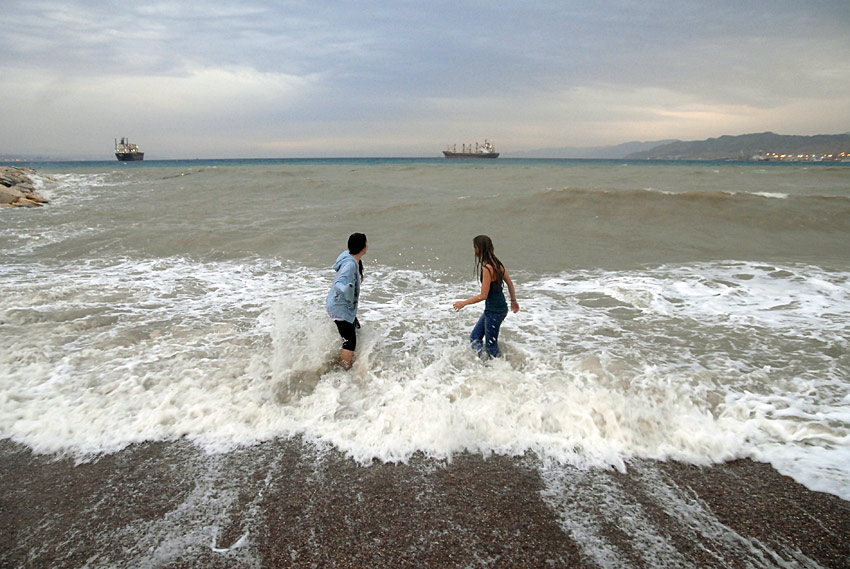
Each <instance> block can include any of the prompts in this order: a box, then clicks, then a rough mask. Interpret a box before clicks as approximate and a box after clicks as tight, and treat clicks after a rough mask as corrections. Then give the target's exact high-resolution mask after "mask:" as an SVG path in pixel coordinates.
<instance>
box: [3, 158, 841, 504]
mask: <svg viewBox="0 0 850 569" xmlns="http://www.w3.org/2000/svg"><path fill="white" fill-rule="evenodd" d="M30 166H32V167H34V168H36V170H37V172H38V182H39V185H40V186H41V191H42V193H43V194H44V195H45V196H46V197H47V198H48V199H49V200H50V204H49V205H47V206H45V207H42V208H36V209H14V210H13V209H5V210H0V249H2V251H3V256H4V258H3V262H2V263H0V342H2V345H3V349H2V350H0V437H2V438H7V439H11V440H14V441H16V442H18V443H22V444H24V445H26V446H28V447H30V448H31V449H33V451H35V452H37V453H58V454H61V455H68V456H73V457H77V458H78V459H80V460H87V459H89V458H92V457H96V456H99V455H102V454H104V453H114V452H117V451H119V450H121V449H123V448H125V447H127V446H128V445H131V444H133V443H136V442H141V441H170V440H177V439H188V440H190V441H192V442H193V443H194V444H196V445H198V446H200V447H202V448H203V449H205V450H207V451H209V452H210V453H224V452H229V451H232V450H234V449H236V448H239V447H244V446H248V445H252V444H256V443H258V442H261V441H266V440H270V439H273V438H278V437H284V438H286V437H294V436H300V437H303V438H305V439H306V440H309V441H315V442H316V443H318V444H327V445H331V446H333V447H336V448H338V449H339V450H341V451H343V452H345V453H347V454H348V455H350V456H351V457H353V458H354V459H356V460H357V461H361V462H363V463H368V462H371V461H372V460H374V459H379V460H381V461H406V460H407V459H409V458H410V457H411V456H413V455H414V453H418V452H419V453H423V454H424V455H426V456H432V457H437V458H446V459H449V458H450V457H451V456H452V455H453V454H456V453H459V452H462V451H471V452H474V453H483V454H485V455H486V454H492V453H496V454H508V455H521V454H524V453H527V452H532V453H536V454H537V455H539V456H541V457H543V458H544V459H546V460H548V461H555V462H558V463H567V464H575V465H578V466H582V467H584V466H602V467H608V468H617V469H624V468H626V463H627V461H628V460H629V459H630V458H650V459H662V460H663V459H674V460H679V461H684V462H688V463H693V464H712V463H721V462H725V461H729V460H732V459H736V458H751V459H754V460H757V461H763V462H768V463H770V464H772V465H773V466H774V467H775V468H776V469H777V470H779V471H780V472H781V473H783V474H787V475H789V476H792V477H793V478H795V479H796V480H797V481H799V482H801V483H803V484H805V485H806V486H807V487H809V488H811V489H813V490H819V491H825V492H830V493H833V494H835V495H838V496H840V497H842V498H843V499H845V500H850V332H848V322H850V167H848V166H846V165H826V164H811V165H801V164H763V163H760V164H740V163H722V162H700V163H654V162H624V161H568V160H564V161H560V160H511V159H507V160H503V159H499V160H498V161H493V162H491V161H487V163H481V162H475V161H471V162H467V161H444V160H438V159H344V160H343V159H341V160H256V161H246V160H233V161H226V160H222V161H166V162H158V161H147V162H143V163H118V162H91V163H40V164H32V165H30ZM355 231H358V232H363V233H366V235H367V236H368V238H369V245H370V247H369V252H368V254H367V256H366V257H365V258H364V265H365V278H364V281H363V289H362V290H363V296H362V298H361V306H360V313H359V320H360V322H361V323H362V329H361V330H360V340H359V344H358V352H357V360H356V364H355V366H354V369H353V370H352V371H351V372H344V371H341V370H339V369H338V368H336V367H334V366H333V359H334V357H335V355H336V354H337V353H338V349H339V338H338V335H337V333H336V329H335V327H334V326H333V325H332V323H331V322H330V321H329V319H328V318H327V316H326V314H325V311H324V298H325V295H326V292H327V290H328V287H329V286H330V283H331V280H332V278H333V271H332V269H331V265H332V263H333V261H334V260H335V259H336V257H337V255H338V254H339V253H340V252H341V251H342V250H343V249H344V248H345V243H346V239H347V237H348V235H349V234H350V233H352V232H355ZM479 233H484V234H488V235H490V236H491V237H492V239H493V241H494V244H495V247H496V254H497V255H498V256H499V257H500V258H501V260H502V261H503V262H504V264H505V265H506V267H507V269H508V271H509V272H510V274H511V276H512V278H513V280H514V282H515V284H516V286H517V292H518V297H519V303H520V306H521V311H520V312H519V313H518V314H515V315H514V314H511V315H509V317H508V318H507V319H506V321H505V323H504V324H503V326H502V336H501V346H502V350H503V352H504V354H505V357H504V358H502V359H499V360H494V361H489V362H485V361H481V360H478V359H477V358H476V357H474V354H473V352H472V351H471V350H470V349H469V347H468V340H467V336H468V333H469V331H470V329H471V328H472V326H473V324H474V323H475V320H476V319H477V317H478V315H479V311H480V308H479V307H477V306H471V307H468V308H466V309H464V310H463V311H461V312H459V313H455V312H454V311H453V310H452V309H451V306H452V303H453V302H454V301H455V300H457V299H461V298H468V297H469V296H472V295H473V294H474V293H475V292H477V286H478V285H477V283H476V279H475V277H474V275H473V261H474V258H473V248H472V238H473V237H474V236H475V235H477V234H479Z"/></svg>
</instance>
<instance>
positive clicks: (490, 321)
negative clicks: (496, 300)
mask: <svg viewBox="0 0 850 569" xmlns="http://www.w3.org/2000/svg"><path fill="white" fill-rule="evenodd" d="M507 315H508V313H507V312H504V313H499V312H489V311H487V310H485V311H484V314H482V315H481V318H479V319H478V324H476V325H475V328H473V329H472V334H470V335H469V341H470V342H471V343H472V349H473V350H475V351H476V352H477V353H478V355H479V356H480V355H481V352H482V350H483V349H484V347H485V346H486V348H487V353H489V354H490V356H491V357H494V358H498V357H499V343H498V342H499V327H500V326H501V325H502V321H503V320H504V319H505V317H506V316H507ZM482 341H483V344H482Z"/></svg>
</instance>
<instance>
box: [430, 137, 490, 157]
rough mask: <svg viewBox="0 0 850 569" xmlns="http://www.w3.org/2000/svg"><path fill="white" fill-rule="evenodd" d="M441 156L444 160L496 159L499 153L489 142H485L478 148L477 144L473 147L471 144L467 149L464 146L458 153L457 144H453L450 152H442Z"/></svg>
mask: <svg viewBox="0 0 850 569" xmlns="http://www.w3.org/2000/svg"><path fill="white" fill-rule="evenodd" d="M443 156H445V157H446V158H498V157H499V153H498V152H496V149H495V148H493V145H492V144H490V141H488V140H485V141H484V144H483V145H482V146H479V145H478V143H477V142H476V143H475V147H473V146H472V145H471V144H470V145H469V147H467V145H466V144H464V145H463V146H462V148H461V151H460V152H458V151H457V144H455V145H454V147H453V148H452V149H451V150H443Z"/></svg>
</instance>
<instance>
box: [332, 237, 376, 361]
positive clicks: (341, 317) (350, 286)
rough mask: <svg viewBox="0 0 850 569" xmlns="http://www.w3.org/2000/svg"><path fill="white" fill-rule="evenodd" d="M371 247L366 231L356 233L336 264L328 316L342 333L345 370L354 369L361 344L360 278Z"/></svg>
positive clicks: (342, 355) (341, 355)
mask: <svg viewBox="0 0 850 569" xmlns="http://www.w3.org/2000/svg"><path fill="white" fill-rule="evenodd" d="M368 249H369V242H368V241H367V240H366V236H365V235H364V234H362V233H352V234H351V235H350V236H349V238H348V250H347V251H343V252H342V253H340V254H339V257H337V259H336V262H335V263H334V270H335V271H336V277H335V278H334V282H333V285H331V290H330V291H329V292H328V298H327V301H326V305H327V308H328V316H330V317H331V319H332V320H333V321H334V323H335V324H336V327H337V329H338V330H339V335H340V336H342V340H343V342H342V351H341V352H340V354H339V360H340V365H342V367H343V369H351V364H352V363H353V361H354V349H355V348H356V347H357V336H356V334H355V329H356V328H359V327H360V323H359V322H358V321H357V303H358V301H359V300H360V281H361V280H362V279H363V262H362V261H361V260H360V259H361V258H362V257H363V255H365V254H366V251H367V250H368Z"/></svg>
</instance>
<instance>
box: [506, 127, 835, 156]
mask: <svg viewBox="0 0 850 569" xmlns="http://www.w3.org/2000/svg"><path fill="white" fill-rule="evenodd" d="M774 152H775V153H777V154H794V155H798V154H809V155H823V154H838V153H841V152H845V153H847V154H850V134H818V135H815V136H796V135H784V134H775V133H773V132H763V133H758V134H742V135H739V136H729V135H726V136H721V137H719V138H709V139H707V140H697V141H682V140H659V141H655V142H627V143H625V144H618V145H617V146H598V147H585V148H580V147H565V148H543V149H539V150H533V151H530V152H518V153H511V154H510V155H509V156H508V155H507V154H506V155H505V156H506V157H510V158H609V159H628V160H751V159H752V158H753V156H756V155H764V154H767V153H774Z"/></svg>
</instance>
